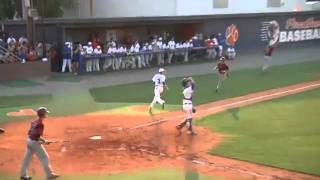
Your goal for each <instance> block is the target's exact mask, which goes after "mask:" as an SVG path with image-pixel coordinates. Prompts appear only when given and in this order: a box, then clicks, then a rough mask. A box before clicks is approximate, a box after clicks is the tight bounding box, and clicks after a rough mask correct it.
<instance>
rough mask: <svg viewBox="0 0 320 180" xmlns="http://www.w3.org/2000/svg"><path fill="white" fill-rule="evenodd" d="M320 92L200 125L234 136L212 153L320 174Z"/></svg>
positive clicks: (257, 106)
mask: <svg viewBox="0 0 320 180" xmlns="http://www.w3.org/2000/svg"><path fill="white" fill-rule="evenodd" d="M318 107H320V90H319V89H317V90H312V91H309V92H305V93H301V94H297V95H293V96H288V97H284V98H280V99H277V100H272V101H268V102H263V103H258V104H255V105H250V106H247V107H243V108H239V109H233V110H229V111H226V112H223V113H219V114H217V115H212V116H209V117H206V118H204V119H202V120H200V121H198V123H197V124H199V125H201V126H205V127H208V128H210V129H212V130H213V131H218V132H220V133H223V134H227V135H230V137H229V136H228V138H227V139H225V140H224V142H223V143H222V144H221V145H220V146H218V147H217V148H214V149H212V150H210V153H211V154H218V155H223V156H227V157H232V158H237V159H242V160H247V161H252V162H257V163H262V164H267V165H271V166H276V167H281V168H286V169H290V170H296V171H301V172H305V173H311V174H316V175H320V121H319V117H320V111H319V109H318Z"/></svg>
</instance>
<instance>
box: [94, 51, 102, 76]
mask: <svg viewBox="0 0 320 180" xmlns="http://www.w3.org/2000/svg"><path fill="white" fill-rule="evenodd" d="M93 54H94V55H95V58H94V60H93V71H98V72H99V71H100V58H101V55H102V50H101V46H100V45H98V46H97V48H95V49H94V51H93Z"/></svg>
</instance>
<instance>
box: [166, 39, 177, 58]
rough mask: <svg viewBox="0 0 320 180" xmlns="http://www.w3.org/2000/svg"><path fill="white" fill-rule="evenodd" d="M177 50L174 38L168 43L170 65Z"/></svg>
mask: <svg viewBox="0 0 320 180" xmlns="http://www.w3.org/2000/svg"><path fill="white" fill-rule="evenodd" d="M175 49H176V42H175V41H174V38H171V40H170V41H169V42H168V51H169V52H168V61H167V62H168V64H171V61H172V57H173V54H174V51H175Z"/></svg>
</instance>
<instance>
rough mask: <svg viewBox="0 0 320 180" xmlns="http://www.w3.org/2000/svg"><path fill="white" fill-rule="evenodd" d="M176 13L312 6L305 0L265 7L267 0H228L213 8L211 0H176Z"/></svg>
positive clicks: (289, 1) (207, 12)
mask: <svg viewBox="0 0 320 180" xmlns="http://www.w3.org/2000/svg"><path fill="white" fill-rule="evenodd" d="M176 1H177V13H176V14H177V15H180V16H181V15H206V14H241V13H263V12H292V11H294V10H300V11H304V10H311V7H312V6H308V5H306V4H305V0H282V6H281V7H277V8H269V7H267V1H268V0H229V6H228V8H213V0H201V1H194V0H176Z"/></svg>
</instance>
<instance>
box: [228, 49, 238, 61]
mask: <svg viewBox="0 0 320 180" xmlns="http://www.w3.org/2000/svg"><path fill="white" fill-rule="evenodd" d="M226 57H227V59H230V60H233V59H235V57H236V50H235V49H234V47H233V46H229V47H228V48H227V51H226Z"/></svg>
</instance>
